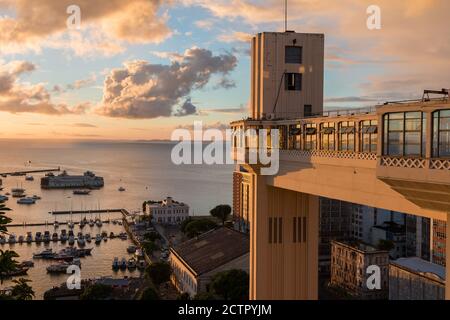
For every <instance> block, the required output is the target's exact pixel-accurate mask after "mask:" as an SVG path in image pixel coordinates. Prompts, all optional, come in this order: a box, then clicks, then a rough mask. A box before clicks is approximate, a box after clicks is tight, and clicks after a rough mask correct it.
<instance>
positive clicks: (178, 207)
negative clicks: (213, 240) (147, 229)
mask: <svg viewBox="0 0 450 320" xmlns="http://www.w3.org/2000/svg"><path fill="white" fill-rule="evenodd" d="M145 213H146V214H148V215H149V216H150V217H151V219H152V221H153V222H155V223H161V224H180V223H181V222H183V221H184V220H186V219H188V218H189V206H188V205H187V204H185V203H183V202H178V201H175V200H173V199H172V197H167V198H166V199H165V200H162V201H151V200H150V201H147V202H146V203H145Z"/></svg>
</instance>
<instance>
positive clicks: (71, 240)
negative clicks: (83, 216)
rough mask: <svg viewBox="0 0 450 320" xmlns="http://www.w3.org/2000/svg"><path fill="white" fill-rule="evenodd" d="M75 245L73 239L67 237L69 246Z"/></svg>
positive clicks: (72, 237)
mask: <svg viewBox="0 0 450 320" xmlns="http://www.w3.org/2000/svg"><path fill="white" fill-rule="evenodd" d="M74 244H75V237H74V236H69V246H73V245H74Z"/></svg>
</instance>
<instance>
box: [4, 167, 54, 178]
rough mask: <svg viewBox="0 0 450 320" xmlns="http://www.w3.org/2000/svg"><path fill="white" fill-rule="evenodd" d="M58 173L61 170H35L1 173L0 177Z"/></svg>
mask: <svg viewBox="0 0 450 320" xmlns="http://www.w3.org/2000/svg"><path fill="white" fill-rule="evenodd" d="M54 171H55V172H58V171H61V168H60V167H58V168H56V169H36V170H25V171H12V172H1V173H0V176H20V175H26V174H29V173H42V172H54Z"/></svg>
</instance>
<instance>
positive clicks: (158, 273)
mask: <svg viewBox="0 0 450 320" xmlns="http://www.w3.org/2000/svg"><path fill="white" fill-rule="evenodd" d="M145 274H146V275H147V277H149V278H150V279H151V280H152V282H153V283H154V284H155V285H156V286H158V287H159V286H160V285H161V284H162V283H164V282H167V281H169V280H170V275H171V274H172V268H171V267H170V265H169V264H168V263H167V262H156V263H152V264H151V265H149V266H148V267H147V269H145Z"/></svg>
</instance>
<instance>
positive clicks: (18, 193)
mask: <svg viewBox="0 0 450 320" xmlns="http://www.w3.org/2000/svg"><path fill="white" fill-rule="evenodd" d="M11 193H12V196H13V198H22V197H25V189H22V188H13V189H11Z"/></svg>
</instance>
